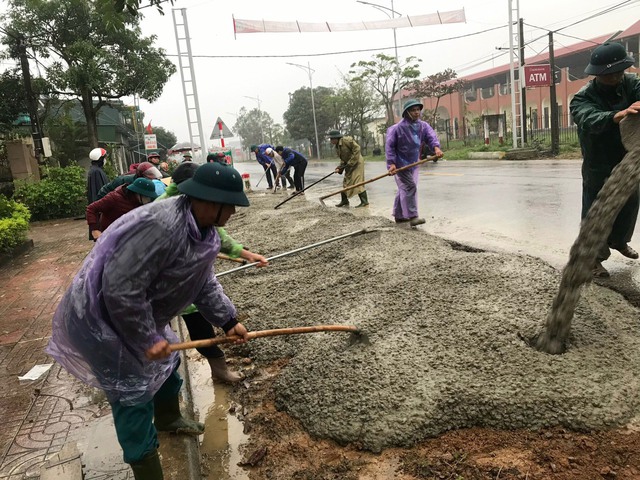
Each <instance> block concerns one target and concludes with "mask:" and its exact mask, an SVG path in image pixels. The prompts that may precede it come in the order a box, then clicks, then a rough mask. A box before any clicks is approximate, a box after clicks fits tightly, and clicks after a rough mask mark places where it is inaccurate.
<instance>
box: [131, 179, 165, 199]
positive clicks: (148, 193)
mask: <svg viewBox="0 0 640 480" xmlns="http://www.w3.org/2000/svg"><path fill="white" fill-rule="evenodd" d="M127 190H130V191H132V192H134V193H139V194H140V195H143V196H145V197H149V198H152V199H155V198H156V197H157V196H158V194H157V193H156V186H155V185H154V184H153V182H152V181H151V180H149V179H148V178H136V180H135V182H133V183H132V184H131V185H129V186H128V187H127Z"/></svg>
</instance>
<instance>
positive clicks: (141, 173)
mask: <svg viewBox="0 0 640 480" xmlns="http://www.w3.org/2000/svg"><path fill="white" fill-rule="evenodd" d="M136 178H148V179H149V180H159V179H161V178H162V174H161V173H160V170H158V169H157V168H156V167H154V166H153V164H152V163H150V162H142V163H138V164H137V165H136V168H135V170H134V173H127V174H126V175H119V176H117V177H116V178H114V179H113V180H111V181H110V182H109V183H107V184H106V185H105V186H103V187H102V188H101V189H100V191H99V192H98V198H97V199H98V200H100V199H101V198H103V197H105V196H106V195H107V194H108V193H109V192H113V191H114V190H115V189H116V188H118V187H119V186H120V185H129V184H131V183H133V182H134V181H135V179H136Z"/></svg>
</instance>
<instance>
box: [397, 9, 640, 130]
mask: <svg viewBox="0 0 640 480" xmlns="http://www.w3.org/2000/svg"><path fill="white" fill-rule="evenodd" d="M605 41H616V42H620V43H622V45H624V46H625V48H626V49H627V51H628V52H629V53H630V54H631V55H632V56H633V57H634V58H635V60H636V63H635V65H634V67H632V68H631V69H629V71H630V72H635V73H638V72H640V70H639V69H638V57H639V55H638V54H639V48H638V47H639V41H640V21H638V22H636V23H634V24H633V25H631V26H630V27H629V28H627V29H626V30H624V31H619V32H614V33H610V34H606V35H601V36H599V37H596V38H593V39H591V40H590V41H585V42H580V43H577V44H575V45H571V46H569V47H564V48H559V49H554V53H555V55H554V56H555V66H556V72H555V78H556V95H557V103H558V117H559V118H558V120H559V126H560V129H563V128H567V127H571V126H572V125H574V124H573V121H572V119H571V115H570V113H569V103H570V102H571V99H572V98H573V96H574V95H575V94H576V93H577V92H578V90H580V89H581V88H582V87H583V86H584V85H585V84H586V83H587V82H588V81H589V80H590V77H589V76H587V75H585V73H584V69H585V67H586V66H587V64H588V63H589V58H590V56H591V52H592V50H593V49H594V48H595V47H596V46H598V45H599V44H601V43H604V42H605ZM548 63H549V54H548V52H547V53H544V54H540V55H536V56H535V57H531V58H527V59H526V61H525V65H534V64H548ZM516 67H517V66H516ZM516 75H517V70H516ZM461 78H463V79H464V80H466V81H467V82H468V83H469V85H470V88H469V89H467V90H466V91H465V92H458V93H455V94H452V95H447V96H445V97H443V98H441V99H440V103H439V105H438V117H439V120H438V125H437V126H436V127H437V130H438V132H439V134H440V135H441V136H442V134H444V133H445V132H446V131H447V130H448V131H449V138H465V137H466V136H469V135H482V133H483V124H484V122H483V119H482V117H483V115H500V114H502V115H504V117H505V120H506V121H505V123H506V125H507V129H509V130H510V126H511V91H510V85H509V65H503V66H500V67H495V68H491V69H489V70H485V71H483V72H479V73H475V74H472V75H467V76H465V77H461ZM422 101H423V103H424V106H425V109H430V110H433V109H434V108H435V106H436V99H435V98H424V99H422ZM396 113H397V112H396ZM494 118H495V117H494ZM526 122H527V123H526V125H527V130H528V131H532V130H534V131H535V130H541V129H548V128H550V122H551V119H550V101H549V88H548V87H538V88H527V90H526ZM496 123H497V122H496ZM494 128H496V127H493V128H492V127H490V129H491V130H492V133H496V134H497V131H495V132H494ZM496 130H497V128H496Z"/></svg>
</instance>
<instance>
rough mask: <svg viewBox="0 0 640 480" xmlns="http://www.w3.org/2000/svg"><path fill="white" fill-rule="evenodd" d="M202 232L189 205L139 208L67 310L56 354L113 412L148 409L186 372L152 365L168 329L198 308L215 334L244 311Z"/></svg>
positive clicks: (59, 314)
mask: <svg viewBox="0 0 640 480" xmlns="http://www.w3.org/2000/svg"><path fill="white" fill-rule="evenodd" d="M202 237H203V234H202V232H201V231H200V229H199V228H198V226H197V224H196V221H195V219H194V217H193V215H192V213H191V210H190V202H189V200H188V199H187V198H186V197H184V196H182V195H181V196H179V197H175V198H172V199H169V200H166V201H164V202H155V203H151V204H149V205H146V206H143V207H139V208H137V209H135V210H132V211H131V212H129V213H127V214H126V215H124V216H122V217H120V218H119V219H118V220H116V222H114V223H113V224H111V226H110V227H109V230H107V231H106V232H105V233H104V234H103V235H102V236H100V238H99V239H98V241H97V243H96V245H95V247H94V248H93V250H92V251H91V253H90V254H89V256H88V257H87V258H86V259H85V261H84V263H83V265H82V267H81V269H80V271H79V272H78V274H77V275H76V277H75V278H74V280H73V282H72V284H71V286H70V287H69V289H68V290H67V292H66V293H65V295H64V297H63V298H62V300H61V301H60V304H59V305H58V308H57V310H56V312H55V315H54V317H53V329H52V330H53V331H52V337H51V341H50V342H49V346H48V347H47V353H49V354H50V355H51V356H53V357H54V358H55V359H56V360H57V361H58V362H59V363H60V364H61V365H62V366H63V367H64V368H65V369H67V370H68V371H69V372H70V373H71V374H73V375H74V376H76V377H78V378H79V379H80V380H82V381H84V382H86V383H88V384H89V385H92V386H95V387H98V388H101V389H102V390H104V391H105V393H106V395H107V398H108V400H109V401H110V402H114V401H120V402H122V403H123V404H125V405H132V404H138V403H143V402H147V401H149V400H151V399H152V397H153V395H154V394H155V392H157V390H158V389H159V388H160V386H161V385H162V383H163V382H164V381H165V379H166V378H167V377H168V376H169V375H170V374H171V372H172V371H173V370H174V369H175V367H176V366H177V364H178V353H177V352H174V353H173V354H172V355H171V356H170V357H168V358H166V359H163V360H148V359H147V358H146V357H145V353H144V352H145V350H146V349H148V348H149V347H151V346H152V345H153V344H155V343H157V342H158V341H160V340H162V339H163V338H164V339H166V340H168V341H169V342H170V343H172V342H175V341H177V338H176V336H175V334H174V333H173V332H172V331H171V329H170V328H169V321H170V320H171V318H173V317H174V316H175V315H177V314H179V313H180V312H181V311H182V310H183V309H184V308H185V307H187V306H188V305H190V304H192V303H194V304H195V305H196V306H197V307H198V309H199V311H200V312H201V313H202V315H204V317H205V318H206V319H207V320H208V321H210V322H211V323H212V324H214V325H217V326H222V325H224V324H226V323H227V322H229V321H230V320H234V319H235V316H236V310H235V307H234V306H233V304H232V303H231V301H230V300H229V299H228V298H227V296H226V295H225V294H224V292H223V291H222V287H221V286H220V284H219V283H218V281H217V279H216V278H215V274H214V272H213V269H212V267H213V263H214V261H215V258H216V256H217V254H218V251H219V250H220V237H219V236H218V234H217V233H216V230H215V228H209V229H207V230H205V231H204V238H202Z"/></svg>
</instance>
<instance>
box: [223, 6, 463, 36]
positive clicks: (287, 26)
mask: <svg viewBox="0 0 640 480" xmlns="http://www.w3.org/2000/svg"><path fill="white" fill-rule="evenodd" d="M464 22H466V17H465V14H464V9H463V10H452V11H450V12H436V13H427V14H425V15H416V16H412V17H410V16H405V17H397V18H390V19H388V20H375V21H358V22H349V23H331V22H320V23H310V22H299V21H297V20H294V21H290V22H279V21H273V20H246V19H240V18H234V19H233V29H234V31H235V33H267V32H278V33H283V32H297V33H308V32H351V31H355V30H379V29H385V28H407V27H422V26H425V25H442V24H445V23H464Z"/></svg>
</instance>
